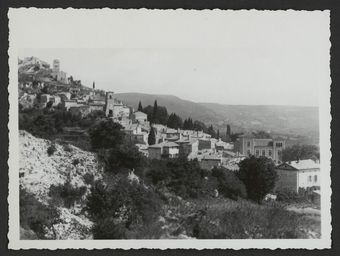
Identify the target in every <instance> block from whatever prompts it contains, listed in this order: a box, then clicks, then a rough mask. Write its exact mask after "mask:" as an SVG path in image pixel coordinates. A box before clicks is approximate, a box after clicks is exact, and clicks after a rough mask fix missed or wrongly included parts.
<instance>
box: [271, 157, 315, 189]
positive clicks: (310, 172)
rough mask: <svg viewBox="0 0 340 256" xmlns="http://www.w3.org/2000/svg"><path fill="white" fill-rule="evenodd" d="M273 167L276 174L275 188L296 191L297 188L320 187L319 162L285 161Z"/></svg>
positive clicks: (309, 160)
mask: <svg viewBox="0 0 340 256" xmlns="http://www.w3.org/2000/svg"><path fill="white" fill-rule="evenodd" d="M275 169H276V172H277V174H278V180H277V182H276V187H275V190H291V191H294V192H296V193H298V192H299V188H305V189H306V188H310V187H320V164H319V163H318V162H316V161H314V160H311V159H307V160H299V161H294V162H286V163H282V164H280V165H278V166H277V167H276V168H275Z"/></svg>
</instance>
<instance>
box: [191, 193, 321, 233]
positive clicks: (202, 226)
mask: <svg viewBox="0 0 340 256" xmlns="http://www.w3.org/2000/svg"><path fill="white" fill-rule="evenodd" d="M219 205H220V204H219ZM226 205H227V207H219V206H218V207H216V206H214V207H208V208H205V209H201V210H196V215H194V216H195V218H194V221H192V220H191V221H190V225H187V226H186V228H187V233H188V234H190V235H192V236H194V237H196V238H198V239H293V238H306V237H307V236H308V234H307V233H306V232H305V231H304V230H303V229H302V227H303V226H305V227H309V225H311V223H310V222H309V221H306V219H305V218H304V217H303V216H301V215H299V214H297V213H294V212H291V211H287V210H285V209H284V208H283V207H280V206H278V205H274V206H270V207H269V206H262V205H257V204H253V203H250V202H247V201H243V200H240V201H238V202H235V204H231V206H228V204H226ZM191 216H193V215H191ZM186 223H188V220H186ZM314 224H316V223H315V222H314Z"/></svg>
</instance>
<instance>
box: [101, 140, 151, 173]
mask: <svg viewBox="0 0 340 256" xmlns="http://www.w3.org/2000/svg"><path fill="white" fill-rule="evenodd" d="M98 155H99V159H100V160H101V161H102V162H103V163H104V165H105V171H106V172H110V173H115V174H117V173H119V172H120V171H122V170H123V171H125V170H126V169H129V170H132V169H135V170H136V173H137V174H140V175H142V174H141V173H140V172H139V171H140V169H142V168H143V167H145V165H146V161H147V160H146V158H145V157H144V156H143V155H142V153H140V152H139V151H138V149H137V147H136V146H135V145H129V144H125V143H124V144H122V145H119V146H116V147H114V148H111V149H108V150H101V151H100V152H99V153H98Z"/></svg>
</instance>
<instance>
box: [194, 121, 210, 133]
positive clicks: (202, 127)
mask: <svg viewBox="0 0 340 256" xmlns="http://www.w3.org/2000/svg"><path fill="white" fill-rule="evenodd" d="M194 130H195V131H203V132H206V131H207V127H206V125H205V124H204V123H203V122H201V121H197V120H195V122H194Z"/></svg>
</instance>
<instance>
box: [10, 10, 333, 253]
mask: <svg viewBox="0 0 340 256" xmlns="http://www.w3.org/2000/svg"><path fill="white" fill-rule="evenodd" d="M9 22H10V26H9V28H10V41H9V43H10V49H9V56H10V61H9V64H10V85H9V92H10V94H9V102H10V122H9V130H10V147H9V151H10V158H9V167H10V170H9V172H10V185H9V208H10V209H9V213H10V220H9V229H10V230H9V244H10V246H11V247H12V248H15V249H21V248H23V249H25V248H26V249H28V248H52V249H53V248H74V247H76V248H89V249H91V248H234V249H237V248H273V249H275V248H307V249H314V248H329V246H330V244H331V241H330V232H331V215H330V195H331V190H330V184H331V182H330V157H331V153H330V120H331V117H330V101H329V97H330V84H331V79H330V68H329V61H330V54H329V50H330V47H331V44H330V41H329V37H330V31H329V12H328V11H293V10H290V11H256V10H252V11H246V10H244V11H231V10H230V11H222V10H204V11H190V10H169V11H167V10H163V11H161V10H146V9H143V10H138V9H135V10H113V9H97V10H85V9H83V10H76V9H65V10H63V9H59V10H53V9H31V8H27V9H25V8H21V9H10V12H9ZM268 241H270V242H268Z"/></svg>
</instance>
